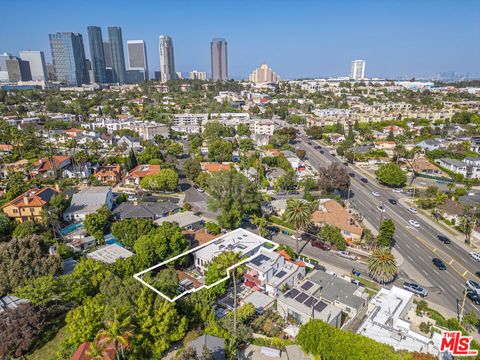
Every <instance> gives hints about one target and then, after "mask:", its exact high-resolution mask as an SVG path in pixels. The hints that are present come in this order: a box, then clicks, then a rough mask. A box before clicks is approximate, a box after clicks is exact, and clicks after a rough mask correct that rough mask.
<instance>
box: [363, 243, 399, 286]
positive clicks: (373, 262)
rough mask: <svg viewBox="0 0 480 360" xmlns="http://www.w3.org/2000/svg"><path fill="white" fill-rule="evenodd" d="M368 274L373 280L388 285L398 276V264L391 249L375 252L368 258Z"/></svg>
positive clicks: (380, 249) (383, 248)
mask: <svg viewBox="0 0 480 360" xmlns="http://www.w3.org/2000/svg"><path fill="white" fill-rule="evenodd" d="M368 272H369V275H370V277H371V278H372V279H374V280H375V281H378V282H379V283H381V284H388V283H390V282H392V281H393V280H394V279H395V276H396V275H397V263H396V262H395V257H394V256H393V254H392V252H391V251H390V249H389V248H385V247H381V248H378V249H375V250H373V252H372V255H370V257H369V258H368Z"/></svg>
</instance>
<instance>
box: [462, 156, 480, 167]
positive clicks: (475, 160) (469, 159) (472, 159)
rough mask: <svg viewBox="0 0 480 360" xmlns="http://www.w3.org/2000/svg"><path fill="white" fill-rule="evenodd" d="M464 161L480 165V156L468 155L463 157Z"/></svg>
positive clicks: (468, 163)
mask: <svg viewBox="0 0 480 360" xmlns="http://www.w3.org/2000/svg"><path fill="white" fill-rule="evenodd" d="M463 162H464V163H465V164H467V165H471V166H476V167H480V157H478V156H467V157H466V158H465V159H463Z"/></svg>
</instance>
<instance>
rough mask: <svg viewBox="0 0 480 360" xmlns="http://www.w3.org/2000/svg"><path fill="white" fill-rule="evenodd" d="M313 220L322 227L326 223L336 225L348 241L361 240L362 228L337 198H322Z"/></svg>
mask: <svg viewBox="0 0 480 360" xmlns="http://www.w3.org/2000/svg"><path fill="white" fill-rule="evenodd" d="M312 222H313V224H314V225H315V226H318V227H321V226H323V225H325V224H329V225H332V226H334V227H336V228H337V229H338V230H340V232H341V233H342V235H343V237H344V238H345V240H346V241H347V242H349V243H350V242H352V241H357V240H360V238H361V236H362V232H363V230H362V228H361V227H360V226H358V225H356V224H355V221H354V220H353V219H352V218H351V217H350V215H349V213H348V212H347V210H346V209H345V208H343V206H342V205H340V204H339V203H338V202H336V201H335V200H331V199H321V200H320V201H319V204H318V210H316V211H314V212H313V214H312Z"/></svg>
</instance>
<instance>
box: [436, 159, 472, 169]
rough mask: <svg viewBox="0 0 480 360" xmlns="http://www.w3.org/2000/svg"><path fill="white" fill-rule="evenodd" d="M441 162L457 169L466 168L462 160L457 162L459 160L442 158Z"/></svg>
mask: <svg viewBox="0 0 480 360" xmlns="http://www.w3.org/2000/svg"><path fill="white" fill-rule="evenodd" d="M439 161H441V162H443V163H445V164H449V165H453V166H455V167H464V166H466V164H465V163H463V162H462V161H460V160H457V159H450V158H441V159H439Z"/></svg>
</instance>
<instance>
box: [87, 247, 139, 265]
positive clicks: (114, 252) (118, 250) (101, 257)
mask: <svg viewBox="0 0 480 360" xmlns="http://www.w3.org/2000/svg"><path fill="white" fill-rule="evenodd" d="M130 256H133V252H131V251H129V250H127V249H125V248H124V247H122V246H120V245H118V244H111V245H105V246H103V247H101V248H100V249H98V250H95V251H93V252H91V253H89V254H87V258H89V259H94V260H98V261H101V262H103V263H105V264H113V263H114V262H115V261H117V260H118V259H126V258H128V257H130Z"/></svg>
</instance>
